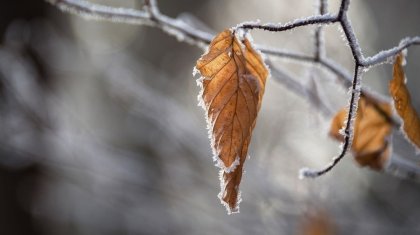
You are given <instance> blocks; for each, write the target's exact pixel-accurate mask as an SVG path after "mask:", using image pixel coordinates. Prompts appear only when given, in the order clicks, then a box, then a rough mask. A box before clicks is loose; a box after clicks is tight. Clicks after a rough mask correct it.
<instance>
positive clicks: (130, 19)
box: [46, 0, 420, 177]
mask: <svg viewBox="0 0 420 235" xmlns="http://www.w3.org/2000/svg"><path fill="white" fill-rule="evenodd" d="M46 1H48V2H50V3H51V4H53V5H55V6H57V7H58V8H60V9H62V10H64V11H67V12H69V13H73V14H76V15H81V16H84V17H86V18H89V19H95V20H106V21H113V22H121V23H128V24H144V25H148V26H152V27H158V28H160V29H162V30H163V31H164V32H166V33H168V34H169V35H172V36H175V37H177V38H178V39H179V40H180V41H185V42H188V43H190V44H193V45H196V46H199V47H201V48H204V47H205V46H206V45H207V44H209V43H210V41H211V39H212V38H213V35H212V34H210V33H208V32H205V31H202V30H200V29H197V28H194V27H192V26H190V25H188V24H186V23H185V22H183V21H181V20H179V19H174V18H170V17H168V16H165V15H163V14H161V13H160V11H159V9H158V6H157V4H156V0H146V1H145V7H144V10H134V9H128V8H113V7H108V6H104V5H99V4H93V3H90V2H87V1H84V0H46ZM319 1H320V4H319V14H318V15H314V16H311V17H308V18H304V19H297V20H295V21H292V22H289V23H286V24H260V23H253V22H245V23H242V24H240V25H238V26H236V27H235V29H244V30H252V29H262V30H268V31H274V32H281V31H287V30H291V29H294V28H298V27H303V26H309V25H316V26H318V28H317V29H316V30H317V31H316V33H315V35H316V38H315V40H316V51H315V55H314V56H307V55H302V54H299V53H294V52H286V51H282V50H278V49H275V48H268V47H265V46H261V45H256V47H257V49H259V50H261V52H263V53H265V54H268V55H271V56H276V57H280V58H288V59H293V60H296V61H301V62H311V63H315V64H319V65H320V66H322V67H324V68H325V69H327V70H328V71H330V72H332V73H334V74H336V75H337V76H339V78H340V79H342V81H343V84H345V85H346V86H347V87H348V86H349V85H351V96H350V99H349V112H348V118H347V120H346V125H345V127H344V137H345V138H344V143H343V147H342V150H341V152H340V154H339V155H338V156H337V157H335V158H334V159H333V162H332V163H331V164H329V165H328V166H326V167H325V168H324V169H322V170H319V171H314V170H308V169H306V170H305V169H304V170H302V176H305V177H317V176H320V175H322V174H325V173H326V172H328V171H330V170H331V169H332V168H333V167H334V166H335V165H336V164H337V163H338V162H339V161H340V159H342V158H343V157H344V155H345V154H346V153H347V152H348V150H349V149H350V147H351V142H352V136H353V125H354V120H355V116H356V111H357V108H358V99H359V97H360V95H361V94H362V95H364V96H365V97H366V98H368V99H370V101H371V102H373V103H378V102H379V101H381V100H383V99H381V98H380V97H378V96H377V95H374V94H371V93H369V92H366V91H362V89H361V87H360V80H361V77H362V76H361V75H362V73H363V68H370V67H373V66H376V65H379V64H382V63H384V62H390V61H391V59H392V58H393V57H394V56H395V55H396V54H398V53H399V52H401V51H402V50H404V49H406V48H408V47H410V46H413V45H420V37H418V36H417V37H413V38H407V39H404V40H402V41H401V42H400V44H399V45H398V46H396V47H394V48H391V49H388V50H385V51H382V52H379V53H377V54H376V55H374V56H371V57H368V58H365V57H364V56H363V54H362V50H361V48H360V45H359V43H358V42H357V38H356V36H355V35H354V31H353V29H352V26H351V23H350V21H349V19H348V17H347V11H348V8H349V5H350V0H342V1H341V4H340V9H339V12H338V14H337V15H331V14H328V13H327V0H319ZM334 23H339V24H340V26H341V28H342V29H343V31H344V34H345V37H346V40H347V41H348V43H349V46H350V49H351V53H352V55H353V58H354V62H355V65H354V66H355V71H354V74H353V78H351V77H350V75H348V73H347V72H346V71H345V70H344V69H342V68H341V67H340V66H339V65H337V64H335V63H334V62H333V61H331V60H330V59H328V58H324V56H323V53H322V50H324V49H323V47H324V46H323V44H322V43H321V40H322V35H321V28H320V26H322V25H328V24H334Z"/></svg>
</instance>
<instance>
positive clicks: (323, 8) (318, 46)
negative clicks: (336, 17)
mask: <svg viewBox="0 0 420 235" xmlns="http://www.w3.org/2000/svg"><path fill="white" fill-rule="evenodd" d="M317 1H319V6H318V9H317V11H318V12H317V14H320V15H325V14H327V8H328V2H327V0H317ZM323 40H324V39H323V30H322V25H319V26H318V27H317V28H316V29H315V55H314V57H315V60H316V61H319V60H320V58H321V57H324V56H325V50H324V41H323Z"/></svg>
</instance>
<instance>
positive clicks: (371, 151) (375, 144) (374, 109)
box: [330, 97, 392, 170]
mask: <svg viewBox="0 0 420 235" xmlns="http://www.w3.org/2000/svg"><path fill="white" fill-rule="evenodd" d="M390 115H391V106H390V105H389V104H387V103H382V104H380V105H378V106H375V105H374V104H372V103H369V102H368V101H367V100H366V99H365V98H363V97H362V98H361V99H360V100H359V108H358V110H357V117H356V121H355V124H354V137H353V144H352V151H353V153H354V155H355V159H356V161H357V163H358V164H359V165H360V166H369V167H370V168H372V169H375V170H381V169H383V166H384V163H385V162H386V161H387V159H388V157H389V155H390V143H388V140H387V137H388V136H389V135H390V134H391V131H392V123H391V121H390V120H389V118H388V117H390ZM346 118H347V109H345V108H343V109H341V110H340V111H339V112H338V113H337V114H336V115H335V117H334V118H333V120H332V123H331V128H330V135H331V136H333V137H334V138H335V139H337V140H340V141H343V139H344V138H343V136H342V135H341V134H340V129H342V127H343V123H344V121H345V120H346Z"/></svg>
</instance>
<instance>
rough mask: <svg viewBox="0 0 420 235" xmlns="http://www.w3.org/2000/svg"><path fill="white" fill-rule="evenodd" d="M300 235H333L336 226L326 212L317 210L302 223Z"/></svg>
mask: <svg viewBox="0 0 420 235" xmlns="http://www.w3.org/2000/svg"><path fill="white" fill-rule="evenodd" d="M299 228H300V233H299V234H300V235H332V234H335V233H334V226H333V223H332V221H331V218H330V216H329V215H328V214H327V213H326V212H325V211H324V210H315V211H314V212H312V213H311V214H309V215H307V216H306V217H305V218H304V220H303V223H301V226H300V227H299Z"/></svg>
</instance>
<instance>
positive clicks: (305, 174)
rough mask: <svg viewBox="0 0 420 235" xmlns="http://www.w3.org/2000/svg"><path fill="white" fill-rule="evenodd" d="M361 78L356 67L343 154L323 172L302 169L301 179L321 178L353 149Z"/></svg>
mask: <svg viewBox="0 0 420 235" xmlns="http://www.w3.org/2000/svg"><path fill="white" fill-rule="evenodd" d="M360 76H361V69H360V66H355V71H354V78H353V85H352V88H351V91H352V93H351V95H350V105H349V111H348V113H347V119H346V121H345V123H346V125H345V127H344V130H343V131H342V133H341V134H343V136H344V142H343V145H342V147H341V152H340V154H339V155H338V156H336V157H334V158H333V159H332V161H331V163H329V164H328V165H327V166H325V167H324V168H323V169H321V170H312V169H309V168H302V169H301V170H300V171H299V178H301V179H302V178H315V177H318V176H321V175H323V174H325V173H327V172H329V171H330V170H331V169H332V168H334V166H335V165H337V163H338V162H340V160H341V159H343V157H344V156H345V155H346V153H347V152H348V151H349V149H350V147H351V143H352V142H353V126H354V121H355V119H356V113H357V108H358V105H357V104H358V101H359V97H360V83H359V84H358V83H357V81H360Z"/></svg>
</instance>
